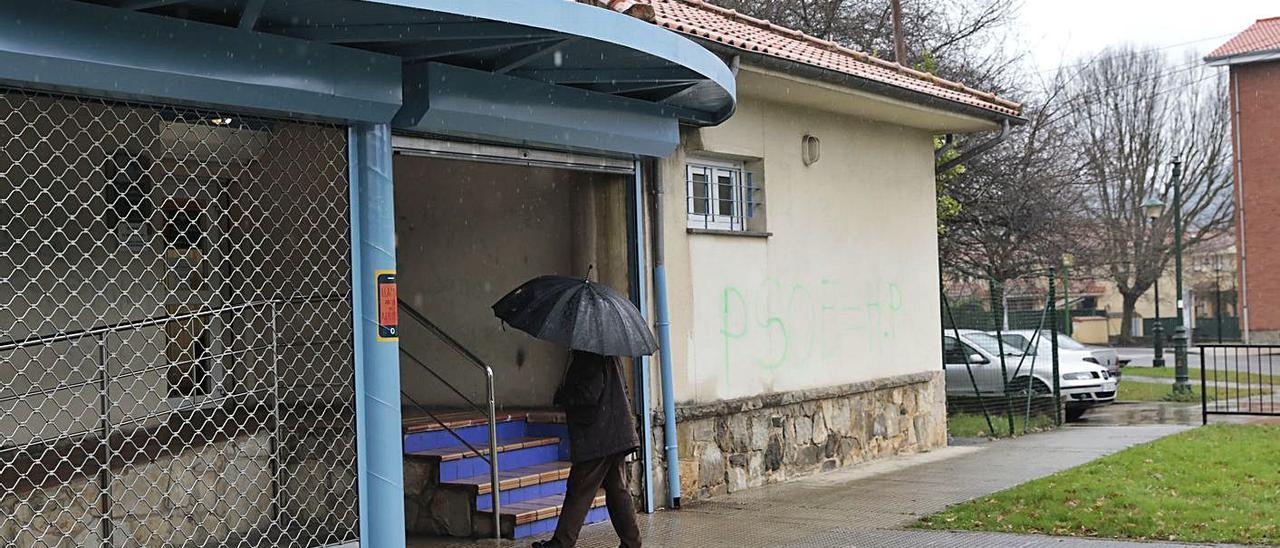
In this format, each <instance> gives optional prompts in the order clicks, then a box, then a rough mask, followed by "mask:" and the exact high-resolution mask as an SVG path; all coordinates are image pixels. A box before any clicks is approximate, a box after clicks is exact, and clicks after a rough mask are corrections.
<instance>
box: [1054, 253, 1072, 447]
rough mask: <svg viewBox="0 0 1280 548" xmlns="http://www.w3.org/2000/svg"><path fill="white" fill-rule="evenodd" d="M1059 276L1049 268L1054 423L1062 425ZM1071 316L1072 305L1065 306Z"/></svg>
mask: <svg viewBox="0 0 1280 548" xmlns="http://www.w3.org/2000/svg"><path fill="white" fill-rule="evenodd" d="M1057 279H1058V277H1057V276H1056V275H1055V273H1054V271H1053V269H1050V270H1049V318H1050V319H1049V334H1050V335H1052V337H1050V339H1049V345H1050V346H1049V348H1050V349H1051V352H1052V358H1053V423H1054V424H1055V425H1057V426H1062V380H1061V379H1062V378H1061V377H1060V376H1059V374H1058V297H1057V292H1056V291H1055V288H1056V287H1057ZM1063 308H1065V309H1066V310H1067V311H1068V312H1067V314H1068V316H1067V317H1070V310H1071V307H1070V306H1063Z"/></svg>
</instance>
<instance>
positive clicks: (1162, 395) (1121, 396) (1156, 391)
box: [1116, 379, 1212, 403]
mask: <svg viewBox="0 0 1280 548" xmlns="http://www.w3.org/2000/svg"><path fill="white" fill-rule="evenodd" d="M1117 390H1118V391H1117V392H1116V399H1117V400H1120V401H1169V397H1170V394H1172V393H1173V385H1172V384H1155V383H1150V382H1138V381H1132V380H1131V381H1125V380H1123V379H1122V380H1121V381H1120V388H1118V389H1117ZM1191 394H1192V395H1191V396H1189V397H1186V398H1187V399H1185V400H1178V401H1187V402H1196V403H1199V402H1200V387H1199V386H1193V387H1191ZM1211 399H1212V398H1211Z"/></svg>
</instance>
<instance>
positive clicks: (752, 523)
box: [410, 421, 1188, 548]
mask: <svg viewBox="0 0 1280 548" xmlns="http://www.w3.org/2000/svg"><path fill="white" fill-rule="evenodd" d="M1100 422H1101V421H1100ZM1186 428H1188V427H1187V426H1185V425H1144V426H1083V427H1067V428H1063V429H1060V430H1056V431H1052V432H1045V433H1040V434H1032V435H1029V436H1024V437H1021V438H1015V439H1011V440H999V441H990V442H980V443H976V444H974V445H958V444H957V445H953V446H952V447H948V448H946V449H942V450H939V451H934V452H931V453H924V454H919V455H912V456H906V457H900V458H896V459H890V460H886V461H880V462H874V463H870V464H866V465H862V466H857V467H852V468H848V469H844V470H838V471H834V472H829V473H825V474H819V475H815V476H810V477H807V478H804V479H800V480H797V481H793V482H790V483H785V484H781V485H774V486H769V487H763V488H759V489H753V490H748V491H744V492H739V493H735V494H732V495H728V496H724V497H719V498H716V499H713V500H709V501H703V502H697V503H689V504H687V505H686V507H685V508H684V509H682V510H679V511H666V512H659V513H656V514H653V515H643V516H640V518H641V520H640V524H641V530H642V532H643V534H644V538H645V545H646V546H650V547H725V548H751V547H778V546H781V547H788V548H790V547H797V548H798V547H812V548H822V547H850V546H860V547H864V546H865V547H876V546H1047V545H1054V546H1076V545H1079V546H1152V544H1150V543H1116V542H1107V541H1093V540H1087V539H1063V538H1056V537H1043V536H1036V535H1008V534H999V533H953V532H940V531H919V530H909V529H905V527H907V526H909V525H910V524H912V523H913V522H915V521H916V520H917V519H918V518H920V517H921V516H924V515H928V514H932V513H934V512H937V511H940V510H942V509H944V508H946V507H947V506H949V505H952V504H956V503H959V502H963V501H966V500H969V499H973V498H976V497H980V496H984V495H987V494H990V493H993V492H996V491H1000V490H1003V489H1006V488H1009V487H1012V486H1014V485H1017V484H1020V483H1023V482H1026V481H1028V480H1031V479H1035V478H1038V477H1041V476H1044V475H1048V474H1051V473H1054V472H1057V471H1060V470H1064V469H1067V468H1071V467H1073V466H1077V465H1079V464H1083V463H1085V462H1088V461H1090V460H1093V459H1095V458H1098V457H1101V456H1104V455H1108V454H1111V453H1114V452H1116V451H1120V450H1122V449H1124V448H1127V447H1130V446H1132V445H1135V444H1140V443H1145V442H1148V441H1152V440H1155V439H1158V438H1160V437H1163V436H1167V435H1170V434H1173V433H1176V432H1180V431H1182V430H1185V429H1186ZM957 441H960V440H957ZM617 543H618V540H617V537H616V536H614V534H613V530H612V529H611V528H610V527H609V525H608V524H601V525H596V526H591V527H588V528H587V529H586V530H584V533H583V536H582V540H581V541H580V542H579V546H581V547H583V548H604V547H607V548H613V547H615V546H617ZM478 544H479V545H500V546H526V545H528V542H527V541H526V542H522V543H519V544H514V543H510V542H504V543H496V542H494V541H479V543H477V542H476V541H469V542H457V541H441V540H436V539H415V540H414V541H413V542H411V543H410V546H413V547H415V548H453V547H462V546H477V545H478Z"/></svg>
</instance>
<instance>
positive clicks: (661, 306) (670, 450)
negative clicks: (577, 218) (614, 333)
mask: <svg viewBox="0 0 1280 548" xmlns="http://www.w3.org/2000/svg"><path fill="white" fill-rule="evenodd" d="M650 165H651V166H652V169H651V170H649V172H650V173H652V174H653V219H652V220H651V221H650V222H651V223H652V229H651V230H652V232H653V244H652V245H653V301H654V309H655V310H654V320H655V324H656V325H655V327H657V328H658V362H659V370H660V372H661V377H662V416H663V419H664V420H663V422H662V434H663V435H662V438H663V440H665V442H664V445H665V449H666V456H667V506H668V508H671V509H679V508H680V442H679V440H678V439H677V438H676V395H675V392H676V389H675V382H674V379H673V378H672V373H671V311H670V308H669V307H668V306H667V265H666V257H665V255H664V252H665V247H666V246H665V245H664V240H663V231H662V223H663V216H662V210H663V207H662V200H663V196H662V187H663V182H664V181H663V177H662V163H661V162H658V161H656V160H651V161H650Z"/></svg>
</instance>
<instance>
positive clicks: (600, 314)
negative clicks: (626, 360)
mask: <svg viewBox="0 0 1280 548" xmlns="http://www.w3.org/2000/svg"><path fill="white" fill-rule="evenodd" d="M493 313H494V315H496V316H497V317H498V318H500V319H501V320H502V321H504V322H507V323H508V324H510V325H511V326H513V327H515V328H516V329H519V330H521V331H524V332H526V333H528V334H530V335H533V336H534V337H537V338H539V339H542V340H546V341H551V342H554V343H557V344H561V345H564V346H567V347H569V348H571V349H574V350H585V351H587V352H594V353H596V354H601V355H605V356H632V357H635V356H647V355H649V354H652V353H654V352H656V351H657V350H658V343H657V341H655V340H654V338H653V332H652V331H650V330H649V324H648V322H646V321H645V320H644V317H643V316H641V315H640V311H639V310H637V309H636V307H635V305H634V304H631V301H630V300H628V299H627V298H626V297H624V296H622V295H621V294H620V293H618V292H617V291H614V290H613V289H612V288H610V287H609V286H606V285H601V284H598V283H595V282H591V281H587V280H584V279H581V278H569V277H565V276H539V277H537V278H534V279H532V280H529V281H527V282H525V283H524V284H523V285H521V286H520V287H517V288H516V289H515V290H514V291H512V292H510V293H507V295H506V296H504V297H502V298H501V299H499V300H498V302H496V303H494V304H493Z"/></svg>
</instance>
